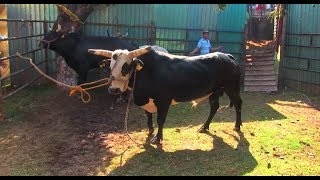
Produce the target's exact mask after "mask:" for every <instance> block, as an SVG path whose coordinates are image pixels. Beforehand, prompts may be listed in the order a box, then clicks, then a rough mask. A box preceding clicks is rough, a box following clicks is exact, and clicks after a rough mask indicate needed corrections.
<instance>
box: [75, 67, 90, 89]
mask: <svg viewBox="0 0 320 180" xmlns="http://www.w3.org/2000/svg"><path fill="white" fill-rule="evenodd" d="M77 73H78V75H79V76H78V85H80V84H83V83H85V82H87V75H88V68H87V67H80V70H79V71H78V72H77Z"/></svg>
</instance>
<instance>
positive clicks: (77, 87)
mask: <svg viewBox="0 0 320 180" xmlns="http://www.w3.org/2000/svg"><path fill="white" fill-rule="evenodd" d="M77 91H79V92H83V91H84V90H83V89H82V87H80V86H74V87H73V88H71V89H70V93H69V96H73V95H74V94H75V93H76V92H77Z"/></svg>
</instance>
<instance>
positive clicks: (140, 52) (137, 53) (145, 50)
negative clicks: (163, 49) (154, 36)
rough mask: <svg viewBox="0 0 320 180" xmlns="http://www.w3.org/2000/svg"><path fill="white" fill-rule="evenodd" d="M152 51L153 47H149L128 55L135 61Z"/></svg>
mask: <svg viewBox="0 0 320 180" xmlns="http://www.w3.org/2000/svg"><path fill="white" fill-rule="evenodd" d="M150 50H151V46H147V47H143V48H140V49H136V50H133V51H130V53H129V54H128V56H129V58H130V59H133V58H135V57H138V56H141V55H142V54H145V53H147V52H149V51H150Z"/></svg>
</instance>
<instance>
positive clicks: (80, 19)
mask: <svg viewBox="0 0 320 180" xmlns="http://www.w3.org/2000/svg"><path fill="white" fill-rule="evenodd" d="M109 5H110V4H106V5H105V6H106V7H107V6H109ZM98 6H100V5H97V4H66V5H61V4H57V8H58V16H57V19H56V21H55V23H54V25H53V27H52V28H53V30H56V29H57V28H58V24H59V25H60V26H61V32H63V33H68V32H70V31H74V32H77V31H80V27H81V26H82V25H83V24H84V22H85V21H86V19H87V18H88V16H89V15H90V14H91V13H92V12H93V11H94V9H96V8H97V7H98Z"/></svg>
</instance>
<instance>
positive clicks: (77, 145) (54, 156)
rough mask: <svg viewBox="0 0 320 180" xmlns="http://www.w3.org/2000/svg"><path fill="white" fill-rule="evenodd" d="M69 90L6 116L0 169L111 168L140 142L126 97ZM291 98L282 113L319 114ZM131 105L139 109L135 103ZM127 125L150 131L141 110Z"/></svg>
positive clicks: (92, 171) (60, 171)
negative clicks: (17, 115) (85, 97)
mask: <svg viewBox="0 0 320 180" xmlns="http://www.w3.org/2000/svg"><path fill="white" fill-rule="evenodd" d="M67 94H68V92H65V91H53V93H50V96H46V97H44V98H41V99H39V100H35V102H34V103H32V106H31V107H32V110H25V109H24V107H19V109H20V110H17V111H22V114H23V117H22V118H23V120H21V121H18V122H14V121H12V120H10V119H6V122H3V123H2V124H1V128H0V152H1V154H0V155H1V156H0V162H1V163H0V175H2V176H7V175H67V176H69V175H70V176H71V175H72V176H74V175H76V176H80V175H84V176H87V175H97V174H98V173H103V174H108V172H104V171H105V170H104V168H105V167H107V166H108V165H110V164H111V159H112V158H114V157H115V156H119V155H120V154H121V153H123V151H114V149H120V150H121V149H122V150H124V149H125V148H127V147H129V146H134V145H135V144H134V143H133V142H132V141H130V140H128V138H127V137H126V135H125V133H124V117H125V111H126V103H124V102H122V103H118V104H117V105H116V106H115V109H114V110H110V109H109V107H110V105H111V102H112V97H111V96H110V95H108V94H107V93H106V91H104V90H102V91H98V92H93V93H92V94H91V95H92V100H91V101H90V102H89V103H88V104H85V103H83V102H82V101H81V100H80V99H79V97H78V96H73V97H69V96H68V95H67ZM247 96H248V95H247ZM251 96H252V95H251ZM252 98H253V99H254V97H252ZM247 99H248V98H247ZM257 99H259V98H257ZM248 103H249V104H250V102H248ZM288 103H289V104H287V103H286V104H283V102H282V101H280V102H279V103H278V104H277V103H275V106H279V107H277V109H278V111H279V112H280V113H282V114H286V113H289V114H292V115H294V114H302V115H303V116H302V117H303V118H305V119H307V120H309V119H310V120H312V119H313V118H315V117H317V116H318V113H319V109H320V108H319V107H318V106H317V107H314V108H310V106H298V107H296V104H293V105H291V104H290V102H288ZM22 106H24V105H22ZM25 106H30V104H25ZM130 108H131V110H133V111H134V110H135V109H138V110H140V108H139V107H135V106H134V105H133V106H131V107H130ZM228 119H229V118H228ZM304 122H305V121H304ZM299 123H300V122H299ZM301 123H302V122H301ZM309 123H310V124H309ZM306 125H307V126H308V127H309V126H316V127H317V128H320V124H319V121H318V119H317V121H307V124H301V127H303V126H306ZM128 127H129V130H131V131H132V130H138V131H141V132H143V133H144V134H145V137H147V136H146V134H147V126H146V117H145V115H144V113H143V111H142V110H140V111H137V112H136V113H132V112H131V113H130V118H129V121H128ZM113 134H118V135H113ZM119 134H120V135H119ZM114 146H121V147H114Z"/></svg>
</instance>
